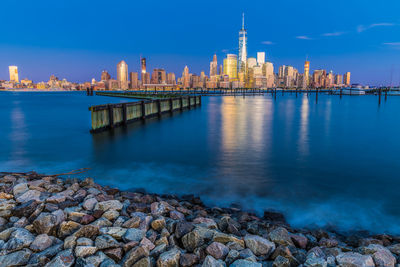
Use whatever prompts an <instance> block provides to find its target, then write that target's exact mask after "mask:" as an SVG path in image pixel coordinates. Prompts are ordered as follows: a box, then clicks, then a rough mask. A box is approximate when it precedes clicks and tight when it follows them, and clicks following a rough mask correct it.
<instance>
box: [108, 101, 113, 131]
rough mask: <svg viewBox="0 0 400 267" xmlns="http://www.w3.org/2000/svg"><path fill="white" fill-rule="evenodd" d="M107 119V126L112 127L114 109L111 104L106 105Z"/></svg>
mask: <svg viewBox="0 0 400 267" xmlns="http://www.w3.org/2000/svg"><path fill="white" fill-rule="evenodd" d="M108 121H109V127H110V128H111V129H112V128H114V111H113V105H112V104H110V105H108Z"/></svg>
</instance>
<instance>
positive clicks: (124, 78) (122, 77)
mask: <svg viewBox="0 0 400 267" xmlns="http://www.w3.org/2000/svg"><path fill="white" fill-rule="evenodd" d="M117 81H118V83H119V86H120V88H121V89H128V64H126V62H125V61H123V60H122V61H120V62H119V63H118V64H117Z"/></svg>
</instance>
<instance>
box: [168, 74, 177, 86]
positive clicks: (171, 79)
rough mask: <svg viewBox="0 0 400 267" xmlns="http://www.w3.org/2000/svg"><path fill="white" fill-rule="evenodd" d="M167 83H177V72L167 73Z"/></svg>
mask: <svg viewBox="0 0 400 267" xmlns="http://www.w3.org/2000/svg"><path fill="white" fill-rule="evenodd" d="M167 84H172V85H176V78H175V73H172V72H170V73H168V74H167Z"/></svg>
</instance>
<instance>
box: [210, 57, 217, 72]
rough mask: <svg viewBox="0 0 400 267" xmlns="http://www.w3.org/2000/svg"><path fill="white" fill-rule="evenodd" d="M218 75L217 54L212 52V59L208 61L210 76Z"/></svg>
mask: <svg viewBox="0 0 400 267" xmlns="http://www.w3.org/2000/svg"><path fill="white" fill-rule="evenodd" d="M215 75H218V62H217V55H216V54H214V57H213V61H211V62H210V77H211V76H215Z"/></svg>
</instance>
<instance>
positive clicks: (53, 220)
mask: <svg viewBox="0 0 400 267" xmlns="http://www.w3.org/2000/svg"><path fill="white" fill-rule="evenodd" d="M32 224H33V228H34V229H35V231H36V233H38V234H50V235H54V233H55V231H56V226H57V216H55V215H53V214H51V213H48V212H43V213H41V214H40V215H39V216H38V217H37V218H36V219H35V220H34V221H33V223H32Z"/></svg>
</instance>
